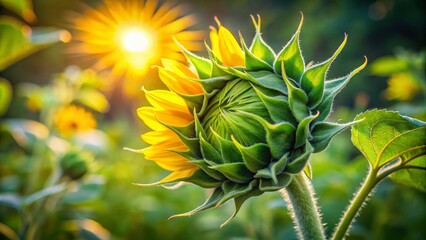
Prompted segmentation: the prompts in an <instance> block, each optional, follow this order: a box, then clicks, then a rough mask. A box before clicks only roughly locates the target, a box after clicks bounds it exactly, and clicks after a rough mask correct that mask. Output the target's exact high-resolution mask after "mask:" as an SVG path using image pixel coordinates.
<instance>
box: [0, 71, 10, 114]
mask: <svg viewBox="0 0 426 240" xmlns="http://www.w3.org/2000/svg"><path fill="white" fill-rule="evenodd" d="M11 100H12V86H11V85H10V83H9V82H8V81H7V80H6V79H4V78H0V116H2V115H4V114H5V113H6V111H7V108H8V107H9V104H10V101H11Z"/></svg>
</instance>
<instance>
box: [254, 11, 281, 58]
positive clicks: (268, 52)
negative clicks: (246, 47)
mask: <svg viewBox="0 0 426 240" xmlns="http://www.w3.org/2000/svg"><path fill="white" fill-rule="evenodd" d="M251 19H252V20H253V24H254V27H255V28H256V35H255V36H254V38H253V42H252V43H251V46H250V52H251V53H253V54H254V55H255V56H256V57H258V58H260V59H262V60H263V61H265V62H266V63H268V64H269V65H270V66H272V65H273V64H274V61H275V53H274V50H272V48H271V47H270V46H269V45H268V44H267V43H266V42H265V41H264V40H263V38H262V33H261V32H260V23H261V22H260V16H259V15H257V19H258V21H257V22H256V20H255V19H254V17H253V16H251Z"/></svg>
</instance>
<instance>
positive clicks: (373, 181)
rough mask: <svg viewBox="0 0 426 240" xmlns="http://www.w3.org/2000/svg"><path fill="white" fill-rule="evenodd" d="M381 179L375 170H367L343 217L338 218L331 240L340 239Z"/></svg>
mask: <svg viewBox="0 0 426 240" xmlns="http://www.w3.org/2000/svg"><path fill="white" fill-rule="evenodd" d="M381 179H382V178H378V176H377V171H375V170H370V171H369V172H368V176H367V178H366V179H365V181H364V182H363V183H362V185H361V188H360V189H359V190H358V192H357V194H356V195H355V196H354V198H353V199H352V201H351V203H350V205H349V206H348V208H347V210H346V211H345V213H344V215H343V217H342V218H341V219H340V222H339V224H338V225H337V227H336V229H335V231H334V233H333V235H332V237H331V239H332V240H340V239H343V238H344V237H345V235H346V233H347V232H348V231H349V228H350V226H351V224H352V222H353V221H354V219H355V217H356V216H357V215H358V213H359V210H360V209H361V207H362V205H363V204H364V203H365V201H366V200H367V198H368V196H369V195H370V193H371V191H373V189H374V187H375V186H376V185H377V183H378V182H379V181H380V180H381Z"/></svg>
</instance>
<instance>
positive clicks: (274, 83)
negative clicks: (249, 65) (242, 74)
mask: <svg viewBox="0 0 426 240" xmlns="http://www.w3.org/2000/svg"><path fill="white" fill-rule="evenodd" d="M247 76H248V79H247V80H249V81H250V82H252V83H254V84H256V85H259V86H261V87H264V88H268V89H272V90H275V91H278V92H281V93H282V94H284V95H288V91H287V87H286V85H285V84H284V83H283V80H282V79H281V78H280V77H279V76H278V75H276V74H275V73H273V72H270V71H265V70H262V71H256V72H250V71H249V72H247Z"/></svg>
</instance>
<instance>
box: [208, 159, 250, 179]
mask: <svg viewBox="0 0 426 240" xmlns="http://www.w3.org/2000/svg"><path fill="white" fill-rule="evenodd" d="M210 168H211V169H214V170H216V171H218V172H220V173H222V174H223V175H225V176H226V177H227V178H228V179H230V180H231V181H234V182H236V183H246V182H248V181H249V180H250V179H252V177H253V174H252V173H251V172H250V170H248V169H247V167H246V166H245V165H244V163H241V162H238V163H225V164H218V165H215V166H211V167H210Z"/></svg>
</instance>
